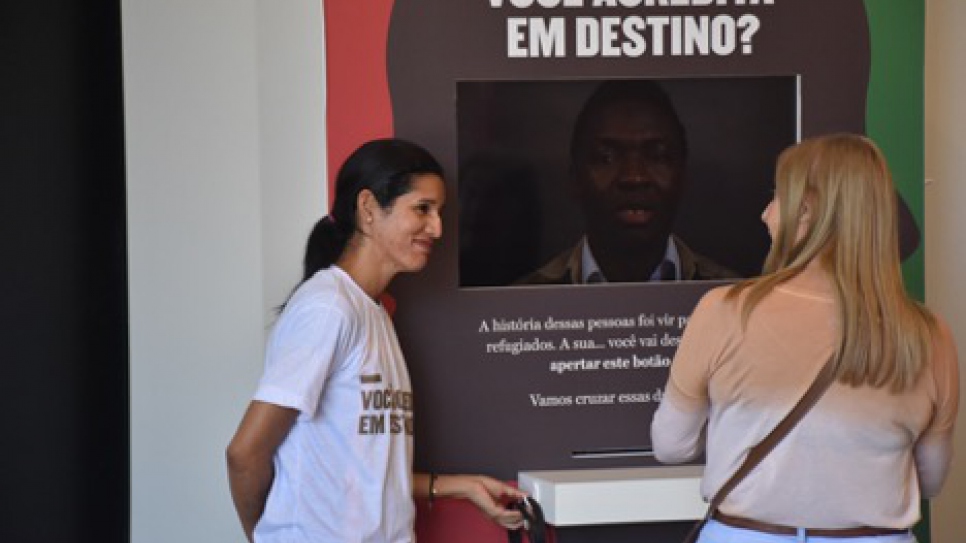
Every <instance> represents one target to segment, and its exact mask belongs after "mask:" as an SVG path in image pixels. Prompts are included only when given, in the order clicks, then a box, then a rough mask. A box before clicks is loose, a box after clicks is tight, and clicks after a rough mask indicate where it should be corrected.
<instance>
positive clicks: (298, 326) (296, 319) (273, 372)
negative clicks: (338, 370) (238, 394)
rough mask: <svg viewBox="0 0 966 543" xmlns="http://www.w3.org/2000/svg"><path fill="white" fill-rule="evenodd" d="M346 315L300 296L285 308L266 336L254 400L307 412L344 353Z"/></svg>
mask: <svg viewBox="0 0 966 543" xmlns="http://www.w3.org/2000/svg"><path fill="white" fill-rule="evenodd" d="M347 328H348V319H347V318H346V315H345V313H344V312H343V311H342V310H340V309H339V308H338V307H337V306H335V305H333V304H331V303H327V302H324V301H320V300H300V301H299V302H298V303H297V304H295V305H291V306H289V307H286V309H285V311H283V312H282V315H281V316H280V317H279V320H278V322H277V323H276V325H275V328H274V329H273V330H272V334H271V337H270V338H269V342H268V347H267V348H266V354H265V371H264V373H263V375H262V378H261V380H260V381H259V384H258V389H257V390H256V392H255V399H256V400H259V401H263V402H267V403H271V404H275V405H280V406H282V407H290V408H293V409H297V410H298V411H299V412H300V413H301V416H302V417H311V416H313V415H314V414H315V412H316V409H317V408H318V404H319V400H320V398H321V396H322V392H323V389H324V388H325V383H326V380H327V378H328V376H329V375H330V374H331V372H332V370H333V367H334V365H335V364H336V363H337V362H336V361H337V360H340V359H342V358H345V357H344V356H341V355H340V353H341V352H342V351H343V345H342V343H343V339H344V337H345V336H346V334H347Z"/></svg>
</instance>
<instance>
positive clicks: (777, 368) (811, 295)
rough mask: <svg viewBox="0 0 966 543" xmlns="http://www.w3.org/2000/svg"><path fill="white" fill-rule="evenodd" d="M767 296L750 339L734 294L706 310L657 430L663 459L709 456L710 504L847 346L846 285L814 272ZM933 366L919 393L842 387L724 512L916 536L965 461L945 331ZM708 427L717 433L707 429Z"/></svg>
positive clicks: (704, 303) (712, 299)
mask: <svg viewBox="0 0 966 543" xmlns="http://www.w3.org/2000/svg"><path fill="white" fill-rule="evenodd" d="M803 275H805V276H804V277H798V278H795V279H793V280H792V281H789V282H788V283H786V284H785V285H783V286H781V287H778V288H777V289H775V291H773V292H772V293H771V294H769V295H768V296H766V298H765V299H764V300H763V301H762V303H761V305H759V306H758V307H757V308H756V309H755V310H754V311H753V312H752V315H751V318H750V320H749V322H748V326H747V328H746V329H745V331H742V329H741V327H740V319H739V314H738V311H737V304H735V303H733V302H726V301H725V300H724V295H725V293H726V292H727V289H728V287H721V288H717V289H714V290H712V291H710V292H709V293H708V294H707V295H705V297H704V298H702V300H701V301H700V302H699V304H698V306H697V308H696V309H695V310H694V313H693V314H692V316H691V320H690V322H689V324H688V327H687V329H686V330H685V333H684V337H683V339H682V342H681V345H680V347H679V348H678V351H677V354H676V355H675V358H674V362H673V364H672V365H671V375H670V379H669V381H668V385H667V393H666V395H665V397H664V400H663V402H662V403H661V405H660V407H659V408H658V410H657V413H656V414H655V417H654V422H653V425H652V428H651V434H652V440H653V446H654V452H655V455H656V456H657V458H658V460H660V461H662V462H669V463H677V462H684V461H688V460H692V459H694V458H696V457H697V456H698V455H700V453H701V452H702V450H703V448H704V441H705V440H704V436H705V433H706V435H707V465H706V468H705V475H704V480H703V482H702V489H701V490H702V494H703V495H704V498H705V499H706V500H710V498H711V496H713V495H714V493H715V491H717V489H718V488H719V487H720V486H721V485H723V484H724V482H725V481H726V480H727V479H728V478H729V477H730V476H731V474H732V473H734V471H735V470H736V469H737V468H738V466H739V465H740V464H741V462H742V460H744V458H745V456H746V454H747V451H748V450H749V449H750V448H751V447H753V446H754V445H755V444H757V443H758V442H759V441H761V439H762V438H763V437H764V436H765V435H766V434H767V433H768V432H769V431H771V429H772V428H773V427H774V426H775V425H776V424H777V423H778V421H779V420H781V418H782V417H784V416H785V414H786V413H787V412H788V411H789V410H791V408H792V406H793V405H794V404H795V402H797V401H798V399H799V398H800V397H801V396H802V395H803V394H804V393H805V391H806V390H807V388H808V386H809V385H810V384H811V382H812V381H813V380H814V378H815V376H816V375H817V374H818V372H819V370H820V369H821V368H822V366H823V365H824V364H825V362H826V361H827V360H828V358H829V356H830V355H831V353H832V352H833V349H834V348H835V345H836V343H837V337H838V317H837V310H836V302H835V299H834V297H833V291H832V286H831V284H830V283H828V282H827V280H826V279H825V278H824V277H822V278H817V277H816V276H815V275H814V274H803ZM939 328H940V330H939V334H937V338H936V341H935V349H934V351H935V352H934V356H933V359H932V360H930V361H929V362H930V363H929V365H928V369H927V371H926V372H925V374H924V375H923V378H921V379H920V380H919V382H918V383H917V385H916V386H915V387H913V388H912V389H911V390H908V391H906V392H904V393H902V394H899V395H894V394H891V393H890V392H889V391H888V390H887V389H873V388H870V387H859V388H852V387H849V386H845V385H842V384H839V383H834V384H833V385H832V386H831V387H830V388H829V390H828V392H827V393H826V394H825V396H824V397H823V398H822V399H821V400H820V401H819V403H818V404H817V405H816V406H815V407H813V408H812V410H811V411H809V412H808V413H807V414H806V415H805V417H804V418H803V419H802V420H801V421H800V422H799V424H798V426H797V427H795V428H794V429H793V430H792V431H791V433H790V434H789V435H788V436H786V437H785V439H784V440H783V441H782V442H781V443H779V444H778V446H777V447H776V448H775V449H774V450H773V451H772V452H771V453H770V454H769V455H768V457H767V458H765V459H764V461H763V462H762V464H761V465H759V466H758V467H757V468H756V469H755V470H753V471H752V472H751V473H750V474H748V476H747V477H746V478H745V479H744V480H743V481H742V482H741V483H740V484H739V485H738V486H737V488H735V489H734V491H732V492H731V494H730V495H729V496H728V498H727V499H725V501H724V503H723V504H722V506H721V511H722V512H724V513H726V514H730V515H736V516H741V517H747V518H753V519H756V520H760V521H765V522H771V523H775V524H784V525H789V526H797V527H804V528H846V527H855V526H877V527H886V528H906V527H909V526H912V525H913V524H915V522H916V521H917V520H918V519H919V501H920V497H929V496H932V495H935V494H936V493H938V492H939V489H940V488H941V486H942V483H943V481H944V479H945V477H946V474H947V471H948V469H949V463H950V459H951V458H952V452H953V445H952V444H953V441H952V434H953V426H954V424H955V419H956V413H957V409H958V397H959V377H958V369H957V357H956V348H955V345H954V344H953V341H952V339H951V336H950V333H949V330H948V328H947V326H946V325H945V323H942V322H940V327H939ZM706 422H707V425H706V424H705V423H706Z"/></svg>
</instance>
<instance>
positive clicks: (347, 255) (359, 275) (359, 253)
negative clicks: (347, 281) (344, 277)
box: [335, 244, 395, 300]
mask: <svg viewBox="0 0 966 543" xmlns="http://www.w3.org/2000/svg"><path fill="white" fill-rule="evenodd" d="M335 264H336V266H339V267H340V268H342V270H343V271H344V272H346V273H347V274H348V275H349V277H351V278H352V280H353V281H355V282H356V284H357V285H359V288H361V289H362V290H363V292H365V293H366V294H368V295H369V297H370V298H372V299H373V300H378V299H379V297H380V296H382V294H383V293H384V292H385V291H386V288H387V287H388V286H389V282H390V281H392V278H393V276H394V275H395V274H393V273H391V272H388V271H386V270H385V267H384V266H381V265H380V262H379V261H378V259H372V258H367V257H366V251H365V250H364V249H363V248H361V247H358V246H353V245H351V244H350V245H349V246H347V247H346V250H345V252H343V253H342V256H340V257H339V260H338V261H336V263H335Z"/></svg>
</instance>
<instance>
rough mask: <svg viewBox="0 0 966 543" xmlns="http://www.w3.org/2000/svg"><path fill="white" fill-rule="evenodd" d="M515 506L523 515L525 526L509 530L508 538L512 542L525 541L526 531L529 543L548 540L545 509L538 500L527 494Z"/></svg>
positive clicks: (520, 542) (539, 542)
mask: <svg viewBox="0 0 966 543" xmlns="http://www.w3.org/2000/svg"><path fill="white" fill-rule="evenodd" d="M513 507H514V508H515V509H516V510H518V511H520V513H521V514H522V515H523V520H524V523H523V528H520V529H517V530H509V531H508V532H507V539H508V540H509V541H510V543H523V534H524V532H526V534H527V540H528V541H529V543H546V542H547V523H546V521H545V520H544V518H543V509H542V508H541V507H540V504H539V503H538V502H537V500H535V499H533V498H531V497H530V496H527V497H526V498H523V499H522V500H520V501H518V502H516V503H514V504H513Z"/></svg>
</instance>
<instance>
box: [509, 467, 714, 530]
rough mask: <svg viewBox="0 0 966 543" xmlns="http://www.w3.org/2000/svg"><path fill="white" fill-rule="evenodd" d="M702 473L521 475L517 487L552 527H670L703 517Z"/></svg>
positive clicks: (596, 471)
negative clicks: (668, 524)
mask: <svg viewBox="0 0 966 543" xmlns="http://www.w3.org/2000/svg"><path fill="white" fill-rule="evenodd" d="M703 473H704V467H703V466H654V467H642V468H613V469H586V470H561V471H523V472H520V474H519V484H520V488H522V489H523V490H524V491H526V492H527V493H528V494H530V495H531V496H532V497H534V498H535V499H536V500H537V501H538V502H540V505H541V506H542V507H543V513H544V516H545V517H546V520H547V523H548V524H552V525H554V526H587V525H595V524H624V523H648V522H675V521H687V520H697V519H700V518H703V517H704V514H705V512H706V511H707V508H708V505H707V504H706V503H705V502H704V500H702V499H701V492H700V486H701V476H702V474H703Z"/></svg>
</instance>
